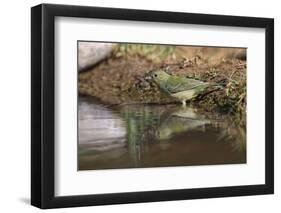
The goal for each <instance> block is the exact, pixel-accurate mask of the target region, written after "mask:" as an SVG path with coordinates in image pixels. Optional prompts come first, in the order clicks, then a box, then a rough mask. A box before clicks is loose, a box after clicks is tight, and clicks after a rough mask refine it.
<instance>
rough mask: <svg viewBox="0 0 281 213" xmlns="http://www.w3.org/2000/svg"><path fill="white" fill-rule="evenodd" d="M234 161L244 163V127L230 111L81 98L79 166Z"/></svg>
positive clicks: (129, 165)
mask: <svg viewBox="0 0 281 213" xmlns="http://www.w3.org/2000/svg"><path fill="white" fill-rule="evenodd" d="M238 163H246V131H245V128H242V127H241V126H237V125H235V124H234V123H233V121H232V119H231V118H230V117H227V116H225V115H220V114H210V113H202V112H199V111H198V110H196V109H193V108H191V107H186V108H183V107H182V106H181V105H142V104H140V105H123V106H120V105H119V106H114V107H112V106H111V107H110V106H105V105H102V104H100V103H99V102H98V101H95V100H93V99H91V98H86V97H82V98H80V99H79V139H78V169H79V170H93V169H114V168H138V167H140V168H141V167H163V166H189V165H213V164H238Z"/></svg>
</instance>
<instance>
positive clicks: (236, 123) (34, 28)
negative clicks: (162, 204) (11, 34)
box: [31, 4, 274, 208]
mask: <svg viewBox="0 0 281 213" xmlns="http://www.w3.org/2000/svg"><path fill="white" fill-rule="evenodd" d="M31 41H32V42H31V43H32V44H31V45H32V46H31V50H32V55H31V58H32V63H31V65H32V66H31V72H32V73H31V76H32V81H31V82H32V85H31V89H32V92H31V93H32V94H31V95H32V103H31V105H32V118H31V120H32V126H31V128H32V140H31V147H32V150H31V152H32V155H31V203H32V205H34V206H37V207H40V208H59V207H74V206H89V205H105V204H121V203H136V202H153V201H169V200H181V199H197V198H214V197H226V196H243V195H259V194H272V193H273V191H274V160H273V159H274V155H273V154H274V152H273V145H274V144H273V139H274V21H273V19H270V18H254V17H238V16H222V15H207V14H191V13H177V12H164V11H146V10H129V9H113V8H100V7H85V6H66V5H50V4H42V5H38V6H35V7H33V8H32V9H31Z"/></svg>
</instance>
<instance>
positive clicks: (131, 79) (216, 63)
mask: <svg viewBox="0 0 281 213" xmlns="http://www.w3.org/2000/svg"><path fill="white" fill-rule="evenodd" d="M213 49H215V48H213ZM213 49H211V48H209V49H207V50H204V49H203V48H201V50H200V51H197V49H194V50H192V49H190V51H188V53H189V55H184V52H183V51H181V49H180V48H177V49H176V50H175V51H174V54H173V55H171V57H168V58H166V59H165V60H160V61H156V60H153V59H151V58H149V57H145V56H143V55H141V54H130V55H122V54H120V50H119V52H117V53H118V54H116V53H114V54H113V55H112V56H111V57H109V58H107V59H106V60H104V61H102V62H101V63H99V64H98V65H97V66H95V67H93V68H92V69H90V70H88V71H86V72H83V73H80V74H79V94H80V95H90V96H94V97H96V98H98V99H99V100H100V101H101V102H103V103H106V104H136V103H147V104H152V103H153V104H167V103H174V102H177V101H176V100H174V99H172V98H171V97H168V96H167V95H165V94H164V93H163V92H160V91H159V89H158V87H157V85H155V84H154V83H152V82H150V81H147V80H145V76H146V75H148V74H149V72H151V71H152V70H154V69H157V68H162V69H164V70H166V72H167V73H170V74H172V75H179V76H186V77H193V78H197V79H200V80H202V81H207V82H216V83H219V84H221V85H223V89H216V90H211V91H210V90H209V91H206V93H205V94H203V95H201V96H199V97H197V98H196V99H194V100H192V101H191V102H190V104H192V105H194V106H197V107H200V108H202V109H204V110H206V111H218V112H223V113H228V114H233V115H235V116H237V117H238V118H239V119H240V120H242V121H244V120H245V117H246V116H245V113H246V69H247V64H246V53H245V52H243V51H241V50H240V51H230V50H228V51H224V52H222V51H217V52H213V54H210V52H212V51H214V50H213ZM216 49H218V48H216ZM204 51H205V52H204ZM206 51H207V52H206ZM121 53H122V52H121ZM178 55H180V56H181V57H178ZM207 55H209V56H212V57H211V58H210V57H206V56H207Z"/></svg>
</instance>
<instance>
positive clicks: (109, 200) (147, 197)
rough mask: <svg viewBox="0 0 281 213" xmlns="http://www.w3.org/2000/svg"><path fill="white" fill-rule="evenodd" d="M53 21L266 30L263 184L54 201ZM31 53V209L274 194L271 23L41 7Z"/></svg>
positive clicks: (35, 18)
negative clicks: (67, 19) (92, 20)
mask: <svg viewBox="0 0 281 213" xmlns="http://www.w3.org/2000/svg"><path fill="white" fill-rule="evenodd" d="M58 16H63V17H80V18H100V19H112V20H131V21H146V22H164V23H183V24H200V25H217V26H237V27H250V28H263V29H265V32H266V33H265V34H266V41H265V43H266V48H265V51H266V53H265V61H266V64H265V73H266V75H265V76H266V78H265V85H266V88H265V89H266V106H265V109H266V110H265V114H266V118H265V121H266V128H265V132H266V135H265V184H261V185H246V186H225V187H214V188H211V187H210V188H198V189H177V190H163V191H145V192H129V193H112V194H93V195H78V196H76V195H73V196H60V197H56V196H55V195H54V189H55V181H54V178H55V170H54V167H55V165H54V163H55V161H54V157H55V156H54V150H55V146H54V145H55V107H54V106H55V85H54V82H55V81H54V80H55V79H54V78H55V75H54V72H55V69H54V60H55V58H54V51H55V46H54V21H55V17H58ZM31 52H32V53H31V204H32V205H34V206H37V207H39V208H43V209H46V208H59V207H76V206H90V205H106V204H121V203H137V202H153V201H169V200H182V199H197V198H217V197H228V196H245V195H260V194H272V193H274V150H273V149H274V19H270V18H255V17H241V16H224V15H208V14H194V13H178V12H164V11H148V10H131V9H113V8H102V7H86V6H67V5H53V4H41V5H38V6H35V7H32V9H31ZM93 193H94V192H93Z"/></svg>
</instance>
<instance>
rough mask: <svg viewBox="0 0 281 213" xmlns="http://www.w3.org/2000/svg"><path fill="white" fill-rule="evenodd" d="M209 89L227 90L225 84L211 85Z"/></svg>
mask: <svg viewBox="0 0 281 213" xmlns="http://www.w3.org/2000/svg"><path fill="white" fill-rule="evenodd" d="M209 87H213V88H218V89H224V88H225V84H222V83H209Z"/></svg>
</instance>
